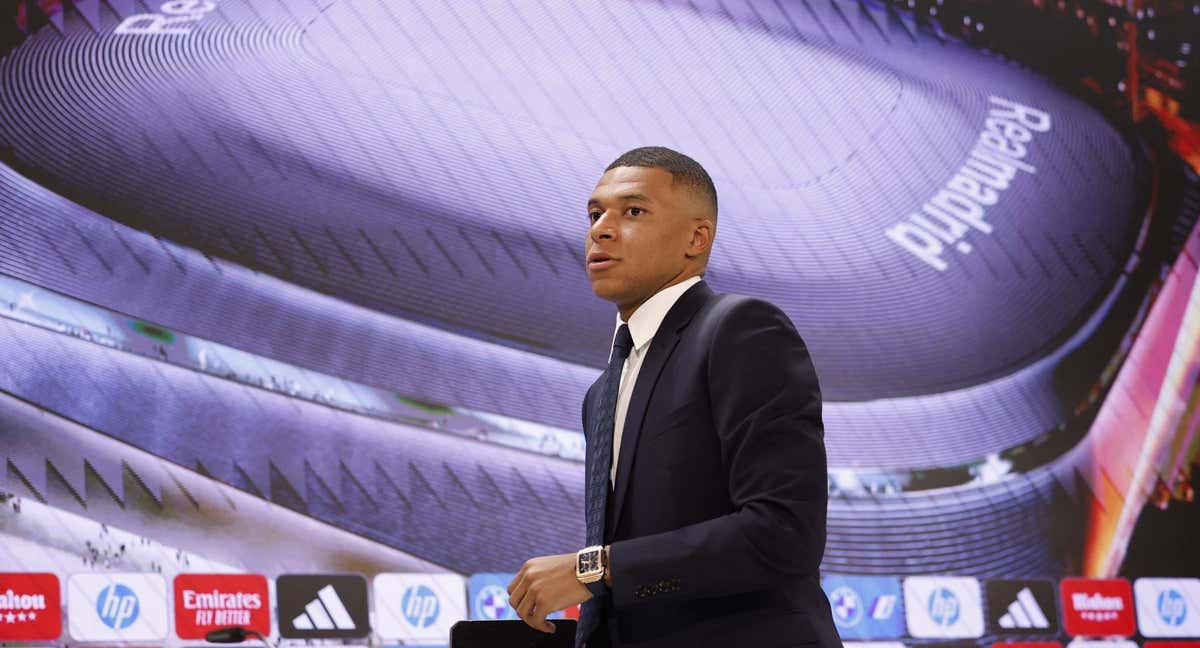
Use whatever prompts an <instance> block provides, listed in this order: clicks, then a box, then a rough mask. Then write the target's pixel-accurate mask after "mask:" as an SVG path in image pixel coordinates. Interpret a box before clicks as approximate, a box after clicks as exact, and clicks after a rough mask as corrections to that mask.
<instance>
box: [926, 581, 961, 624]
mask: <svg viewBox="0 0 1200 648" xmlns="http://www.w3.org/2000/svg"><path fill="white" fill-rule="evenodd" d="M928 607H929V618H930V619H933V622H934V623H936V624H938V625H940V626H942V627H943V628H948V627H950V626H952V625H954V624H955V623H957V622H958V617H959V604H958V597H957V596H955V594H954V592H951V591H950V590H948V589H946V588H945V587H939V588H937V589H935V590H933V591H932V592H930V594H929V603H928Z"/></svg>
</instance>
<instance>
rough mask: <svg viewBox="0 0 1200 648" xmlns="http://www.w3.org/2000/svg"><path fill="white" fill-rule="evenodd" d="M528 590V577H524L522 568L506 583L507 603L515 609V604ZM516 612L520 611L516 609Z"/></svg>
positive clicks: (518, 602) (516, 604) (518, 603)
mask: <svg viewBox="0 0 1200 648" xmlns="http://www.w3.org/2000/svg"><path fill="white" fill-rule="evenodd" d="M528 590H529V579H527V578H525V570H524V569H522V570H521V572H520V573H518V574H517V575H516V577H515V578H513V580H512V582H511V583H509V584H508V604H509V605H510V606H512V609H514V610H516V609H517V606H518V605H520V603H521V600H522V599H524V598H525V593H526V592H527V591H528ZM518 612H520V611H519V610H518ZM522 618H524V617H522Z"/></svg>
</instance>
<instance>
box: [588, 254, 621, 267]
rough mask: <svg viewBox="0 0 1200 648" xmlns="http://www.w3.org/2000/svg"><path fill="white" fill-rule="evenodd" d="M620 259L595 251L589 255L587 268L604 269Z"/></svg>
mask: <svg viewBox="0 0 1200 648" xmlns="http://www.w3.org/2000/svg"><path fill="white" fill-rule="evenodd" d="M619 260H620V259H614V258H613V257H611V256H609V255H607V254H603V253H600V252H593V253H591V254H589V255H588V258H587V269H588V270H603V269H605V268H607V267H609V266H612V265H616V263H617V261H619Z"/></svg>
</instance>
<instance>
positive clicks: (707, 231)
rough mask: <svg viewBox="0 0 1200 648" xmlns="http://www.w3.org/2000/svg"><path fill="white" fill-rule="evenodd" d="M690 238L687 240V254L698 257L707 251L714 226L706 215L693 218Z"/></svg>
mask: <svg viewBox="0 0 1200 648" xmlns="http://www.w3.org/2000/svg"><path fill="white" fill-rule="evenodd" d="M692 222H693V225H692V240H691V241H689V242H688V249H687V256H688V257H689V258H690V257H698V256H703V255H705V254H707V253H708V251H709V250H710V249H711V248H712V242H713V235H714V233H715V229H716V228H715V227H714V226H713V222H712V220H710V219H709V218H708V217H706V216H697V217H696V218H695V219H693V221H692Z"/></svg>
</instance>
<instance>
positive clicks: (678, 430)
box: [583, 281, 841, 648]
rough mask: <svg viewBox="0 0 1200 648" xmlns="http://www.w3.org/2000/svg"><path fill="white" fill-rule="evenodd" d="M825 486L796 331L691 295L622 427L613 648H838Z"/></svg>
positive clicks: (612, 527)
mask: <svg viewBox="0 0 1200 648" xmlns="http://www.w3.org/2000/svg"><path fill="white" fill-rule="evenodd" d="M598 385H599V381H597V383H596V384H593V385H592V387H591V389H589V390H588V393H587V396H586V398H584V403H583V422H584V426H583V429H584V430H590V429H591V428H592V426H591V423H592V417H594V416H596V407H597V403H596V400H597V399H598V398H599V391H600V389H599V386H598ZM826 484H827V473H826V465H825V445H824V426H823V424H822V421H821V393H820V387H819V385H818V383H817V374H816V371H815V370H814V368H813V363H812V360H811V358H810V357H809V353H808V350H807V348H806V347H805V344H804V341H803V340H802V339H801V337H800V335H799V334H798V333H797V332H796V329H795V327H794V326H793V325H792V323H791V321H790V320H789V319H788V317H787V315H785V314H784V313H783V312H782V311H781V310H779V309H778V308H777V307H775V306H774V305H772V304H770V303H768V302H765V301H762V300H759V299H752V298H749V297H744V296H741V295H732V294H722V295H717V294H715V293H713V291H712V289H710V288H709V287H708V286H707V285H706V284H705V283H704V282H703V281H701V282H699V283H697V284H696V285H694V286H692V287H691V288H689V289H688V290H687V291H686V292H685V293H684V294H683V295H682V296H681V297H680V298H679V300H678V301H677V302H676V303H675V305H674V306H673V307H672V308H671V310H670V311H669V312H668V313H667V315H666V317H665V319H664V320H663V322H662V325H661V326H660V327H659V329H658V331H657V332H656V333H655V335H654V338H653V339H652V340H651V342H650V347H649V351H648V352H647V355H646V357H645V359H644V360H643V365H642V368H641V371H640V372H639V374H638V378H637V383H636V384H635V385H634V389H633V394H632V396H631V399H630V403H629V410H628V414H627V417H626V419H625V428H624V433H623V437H622V442H621V454H620V457H619V460H618V463H617V478H616V482H615V484H614V488H613V493H612V497H610V500H609V508H608V514H607V522H606V525H605V527H606V528H605V540H606V543H608V544H611V549H610V555H611V563H612V590H611V595H610V596H609V597H608V600H607V601H606V602H605V604H604V606H603V611H602V613H603V614H604V616H605V617H606V618H605V619H604V620H603V621H602V624H607V629H608V634H609V635H610V637H611V638H612V642H613V644H614V645H617V646H623V645H633V646H639V647H640V646H646V647H654V648H668V647H675V646H679V647H683V646H687V647H689V648H691V647H696V646H701V647H703V646H714V647H716V646H721V647H740V646H753V647H755V648H767V647H772V646H822V647H823V648H840V645H841V644H840V640H839V639H838V636H837V631H836V629H835V628H834V625H833V619H832V616H831V614H830V609H829V602H828V600H827V599H826V597H825V594H824V593H823V592H822V590H821V586H820V580H819V575H818V568H819V566H820V563H821V557H822V554H823V553H824V550H825V511H826V503H827V499H828V495H827V490H826V488H827V485H826ZM593 636H595V635H593Z"/></svg>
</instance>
